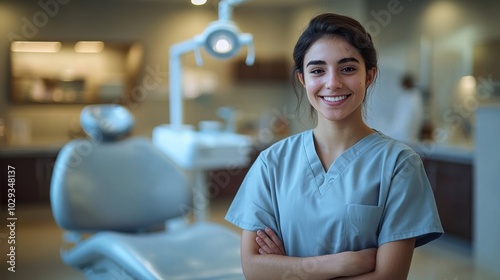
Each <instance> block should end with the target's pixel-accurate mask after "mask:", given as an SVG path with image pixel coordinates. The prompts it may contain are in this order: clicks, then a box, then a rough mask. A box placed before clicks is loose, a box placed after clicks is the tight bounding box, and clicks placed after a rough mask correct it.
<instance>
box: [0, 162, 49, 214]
mask: <svg viewBox="0 0 500 280" xmlns="http://www.w3.org/2000/svg"><path fill="white" fill-rule="evenodd" d="M56 156H57V154H50V155H23V156H4V155H2V156H1V157H0V169H1V170H2V172H0V178H1V179H0V180H1V182H0V192H1V194H0V198H1V199H2V204H3V202H4V201H6V200H5V198H6V197H7V189H8V188H9V186H8V178H7V168H8V166H9V165H10V166H12V167H14V168H15V172H16V173H15V179H16V181H15V190H16V191H15V194H16V197H15V198H16V205H21V204H28V203H39V202H49V201H50V181H51V177H52V169H53V167H54V162H55V160H56Z"/></svg>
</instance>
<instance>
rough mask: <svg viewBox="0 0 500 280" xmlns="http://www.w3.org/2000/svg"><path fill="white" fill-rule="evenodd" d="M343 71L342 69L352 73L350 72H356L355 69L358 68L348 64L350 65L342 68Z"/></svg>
mask: <svg viewBox="0 0 500 280" xmlns="http://www.w3.org/2000/svg"><path fill="white" fill-rule="evenodd" d="M341 71H342V72H345V73H350V72H354V71H356V68H354V67H350V66H348V67H344V68H342V70H341Z"/></svg>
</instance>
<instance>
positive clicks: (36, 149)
mask: <svg viewBox="0 0 500 280" xmlns="http://www.w3.org/2000/svg"><path fill="white" fill-rule="evenodd" d="M67 142H69V140H60V139H38V140H35V141H29V142H26V143H1V144H0V158H6V157H44V156H57V154H58V153H59V151H60V150H61V148H62V147H63V146H64V145H65V144H66V143H67Z"/></svg>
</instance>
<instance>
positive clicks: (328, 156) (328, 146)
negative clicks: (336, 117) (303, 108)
mask: <svg viewBox="0 0 500 280" xmlns="http://www.w3.org/2000/svg"><path fill="white" fill-rule="evenodd" d="M373 132H374V131H373V129H371V128H370V127H368V126H367V125H366V124H365V123H364V121H363V120H362V118H360V119H358V120H352V121H343V122H334V121H328V120H326V119H319V120H318V125H317V126H316V128H315V129H314V141H315V147H316V153H317V154H318V156H319V158H320V160H321V162H322V164H323V167H324V168H325V170H328V168H329V167H330V165H331V164H332V163H333V162H334V161H335V160H336V159H337V158H338V157H339V156H340V155H341V154H342V153H343V152H344V151H346V150H347V149H349V148H350V147H351V146H352V145H354V144H356V143H357V142H358V141H359V140H361V139H363V138H364V137H366V136H367V135H369V134H371V133H373Z"/></svg>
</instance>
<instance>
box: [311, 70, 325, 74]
mask: <svg viewBox="0 0 500 280" xmlns="http://www.w3.org/2000/svg"><path fill="white" fill-rule="evenodd" d="M321 73H323V70H321V69H313V70H311V74H321Z"/></svg>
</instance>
